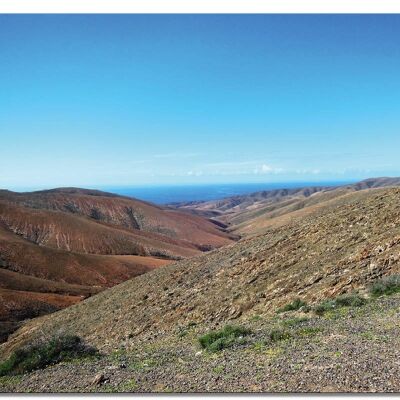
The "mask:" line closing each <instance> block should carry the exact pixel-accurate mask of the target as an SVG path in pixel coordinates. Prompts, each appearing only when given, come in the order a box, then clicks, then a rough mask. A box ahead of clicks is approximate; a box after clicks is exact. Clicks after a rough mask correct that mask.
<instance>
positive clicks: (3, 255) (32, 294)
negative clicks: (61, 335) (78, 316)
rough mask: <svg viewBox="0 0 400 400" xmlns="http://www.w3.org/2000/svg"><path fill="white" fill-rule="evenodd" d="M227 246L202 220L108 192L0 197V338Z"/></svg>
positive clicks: (213, 227)
mask: <svg viewBox="0 0 400 400" xmlns="http://www.w3.org/2000/svg"><path fill="white" fill-rule="evenodd" d="M231 241H232V237H231V236H230V235H228V234H227V233H225V232H224V231H223V229H222V228H221V227H219V226H218V225H216V224H215V223H212V222H210V221H208V220H207V219H204V218H202V217H197V216H192V215H188V214H185V213H182V212H180V211H176V210H169V209H164V208H161V207H157V206H155V205H153V204H150V203H146V202H142V201H139V200H136V199H130V198H127V197H121V196H117V195H113V194H111V193H104V192H99V191H92V190H84V189H73V188H68V189H54V190H49V191H40V192H32V193H14V192H10V191H0V276H1V281H0V297H1V300H2V304H1V306H0V321H1V327H0V340H4V339H5V338H6V337H7V335H8V333H9V332H11V331H12V330H14V329H15V328H16V327H17V326H19V325H20V322H21V321H22V320H24V319H26V318H31V317H35V316H38V315H42V314H46V313H48V312H53V311H56V310H59V309H60V308H63V307H66V306H68V305H71V304H75V303H76V302H78V301H80V300H82V298H85V297H88V296H90V295H92V294H94V293H97V292H99V291H100V290H102V289H104V288H107V287H111V286H113V285H115V284H118V283H121V282H123V281H125V280H127V279H129V278H132V277H135V276H137V275H140V274H143V273H145V272H148V271H150V270H152V269H154V268H157V267H159V266H163V265H166V264H168V263H170V262H171V261H172V260H177V259H182V258H186V257H192V256H195V255H198V254H200V253H201V252H203V251H205V250H210V249H213V248H216V247H219V246H222V245H224V244H228V243H230V242H231Z"/></svg>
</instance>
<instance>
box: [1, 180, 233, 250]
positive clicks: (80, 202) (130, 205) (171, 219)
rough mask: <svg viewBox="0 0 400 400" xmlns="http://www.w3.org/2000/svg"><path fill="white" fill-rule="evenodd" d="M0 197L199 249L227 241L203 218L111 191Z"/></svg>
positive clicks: (73, 190)
mask: <svg viewBox="0 0 400 400" xmlns="http://www.w3.org/2000/svg"><path fill="white" fill-rule="evenodd" d="M0 199H4V200H7V201H8V202H9V203H14V204H18V205H22V206H24V207H29V208H31V209H42V210H53V211H54V210H55V211H62V212H64V213H69V214H71V215H74V216H76V215H78V216H84V217H86V218H89V219H90V220H91V221H96V222H101V223H106V224H108V225H112V226H117V227H119V228H126V229H129V230H140V231H141V232H149V233H153V234H160V235H162V236H163V237H165V238H172V239H177V240H183V241H185V242H187V243H188V244H192V245H194V246H197V247H198V248H200V249H202V248H215V247H219V246H222V245H224V244H227V243H229V242H230V239H229V236H228V235H227V234H226V233H224V232H223V231H221V230H220V229H218V227H217V226H216V225H215V224H213V223H212V222H210V221H208V220H206V219H204V218H201V217H197V216H188V215H187V214H185V213H182V212H179V211H176V210H171V209H166V208H162V207H158V206H156V205H154V204H150V203H146V202H143V201H140V200H136V199H132V198H128V197H123V196H118V195H114V194H112V193H105V192H100V191H94V190H86V189H76V188H61V189H53V190H47V191H39V192H32V193H14V192H9V191H1V192H0Z"/></svg>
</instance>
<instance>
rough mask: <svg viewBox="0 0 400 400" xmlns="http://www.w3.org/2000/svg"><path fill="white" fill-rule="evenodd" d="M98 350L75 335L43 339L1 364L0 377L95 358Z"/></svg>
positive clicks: (15, 352) (15, 353)
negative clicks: (80, 359)
mask: <svg viewBox="0 0 400 400" xmlns="http://www.w3.org/2000/svg"><path fill="white" fill-rule="evenodd" d="M95 354H97V350H96V349H94V348H93V347H89V346H87V345H85V344H84V343H83V342H82V340H81V338H80V337H78V336H74V335H57V336H55V337H53V338H51V339H49V340H46V339H42V340H40V341H38V342H36V343H33V344H30V345H27V346H25V347H22V348H20V349H18V350H16V351H14V353H12V355H11V356H10V357H9V358H8V359H7V360H6V361H4V362H2V363H0V376H6V375H18V374H22V373H25V372H30V371H33V370H36V369H42V368H45V367H47V366H48V365H52V364H57V363H59V362H60V361H67V360H72V359H76V358H80V357H87V356H93V355H95Z"/></svg>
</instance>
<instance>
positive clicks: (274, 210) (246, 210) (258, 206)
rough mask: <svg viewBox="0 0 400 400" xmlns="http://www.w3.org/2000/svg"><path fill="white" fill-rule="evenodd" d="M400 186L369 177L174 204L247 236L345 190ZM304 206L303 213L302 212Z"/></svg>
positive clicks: (399, 182) (391, 180)
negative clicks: (333, 183)
mask: <svg viewBox="0 0 400 400" xmlns="http://www.w3.org/2000/svg"><path fill="white" fill-rule="evenodd" d="M399 185H400V178H370V179H366V180H363V181H360V182H357V183H355V184H349V185H343V186H311V187H300V188H293V189H277V190H265V191H262V192H255V193H250V194H248V195H241V196H233V197H227V198H225V199H221V200H213V201H205V202H202V201H198V202H186V203H176V204H174V205H172V206H173V207H175V208H176V209H179V210H182V211H185V212H188V213H193V214H196V215H203V216H207V217H209V218H212V219H213V220H215V221H216V222H220V223H221V224H223V226H226V227H228V231H230V232H231V233H235V234H237V235H239V236H248V235H254V234H260V233H262V232H264V231H265V229H268V228H269V227H270V226H277V224H282V223H286V221H288V220H290V219H291V218H292V217H293V218H295V217H297V216H299V215H300V216H301V215H303V214H304V213H309V212H312V211H313V210H314V209H315V208H317V207H321V206H324V203H325V202H326V201H329V200H333V199H335V198H337V197H340V196H342V195H344V194H346V193H351V192H355V191H359V190H365V189H372V188H380V187H391V186H392V187H395V186H399ZM303 209H304V212H303V211H301V210H303ZM277 217H282V218H281V219H277Z"/></svg>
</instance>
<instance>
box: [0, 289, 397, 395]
mask: <svg viewBox="0 0 400 400" xmlns="http://www.w3.org/2000/svg"><path fill="white" fill-rule="evenodd" d="M241 324H242V325H245V326H246V327H248V328H250V329H251V331H252V333H251V334H250V335H249V336H246V337H244V338H243V339H242V340H240V343H238V344H236V345H234V346H233V347H231V348H227V349H225V350H223V351H221V352H217V353H210V352H208V351H205V350H202V349H201V348H200V345H199V343H198V337H199V336H200V335H201V334H204V333H205V332H207V331H208V328H207V326H205V325H201V326H186V327H179V328H177V329H176V330H175V331H173V332H169V333H166V334H165V335H163V336H162V337H158V338H156V339H148V340H147V341H145V342H143V341H142V342H140V343H136V344H135V345H134V346H133V347H132V346H129V350H126V348H124V347H121V348H119V349H115V350H114V352H111V353H109V354H104V355H102V356H101V357H100V358H99V359H86V360H75V361H73V362H68V363H61V364H58V365H54V366H50V367H48V368H46V369H45V370H40V371H35V372H32V373H29V374H26V375H23V376H16V377H3V378H0V390H1V391H3V392H399V391H400V357H399V356H400V295H395V296H392V297H384V298H381V299H378V300H373V301H370V302H369V303H368V304H367V305H364V306H362V307H358V308H355V307H354V308H342V309H338V310H335V311H333V312H329V313H327V314H325V315H324V316H323V317H317V316H315V315H314V314H313V313H312V312H309V313H302V312H299V311H295V312H287V313H283V314H279V315H276V316H274V317H260V316H257V315H253V317H251V318H249V319H247V320H245V321H241ZM277 328H279V329H284V330H286V331H288V332H289V333H290V336H291V337H290V338H289V339H285V340H280V341H276V342H272V341H271V340H270V339H269V334H270V332H271V330H273V329H277ZM95 381H96V382H95Z"/></svg>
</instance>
